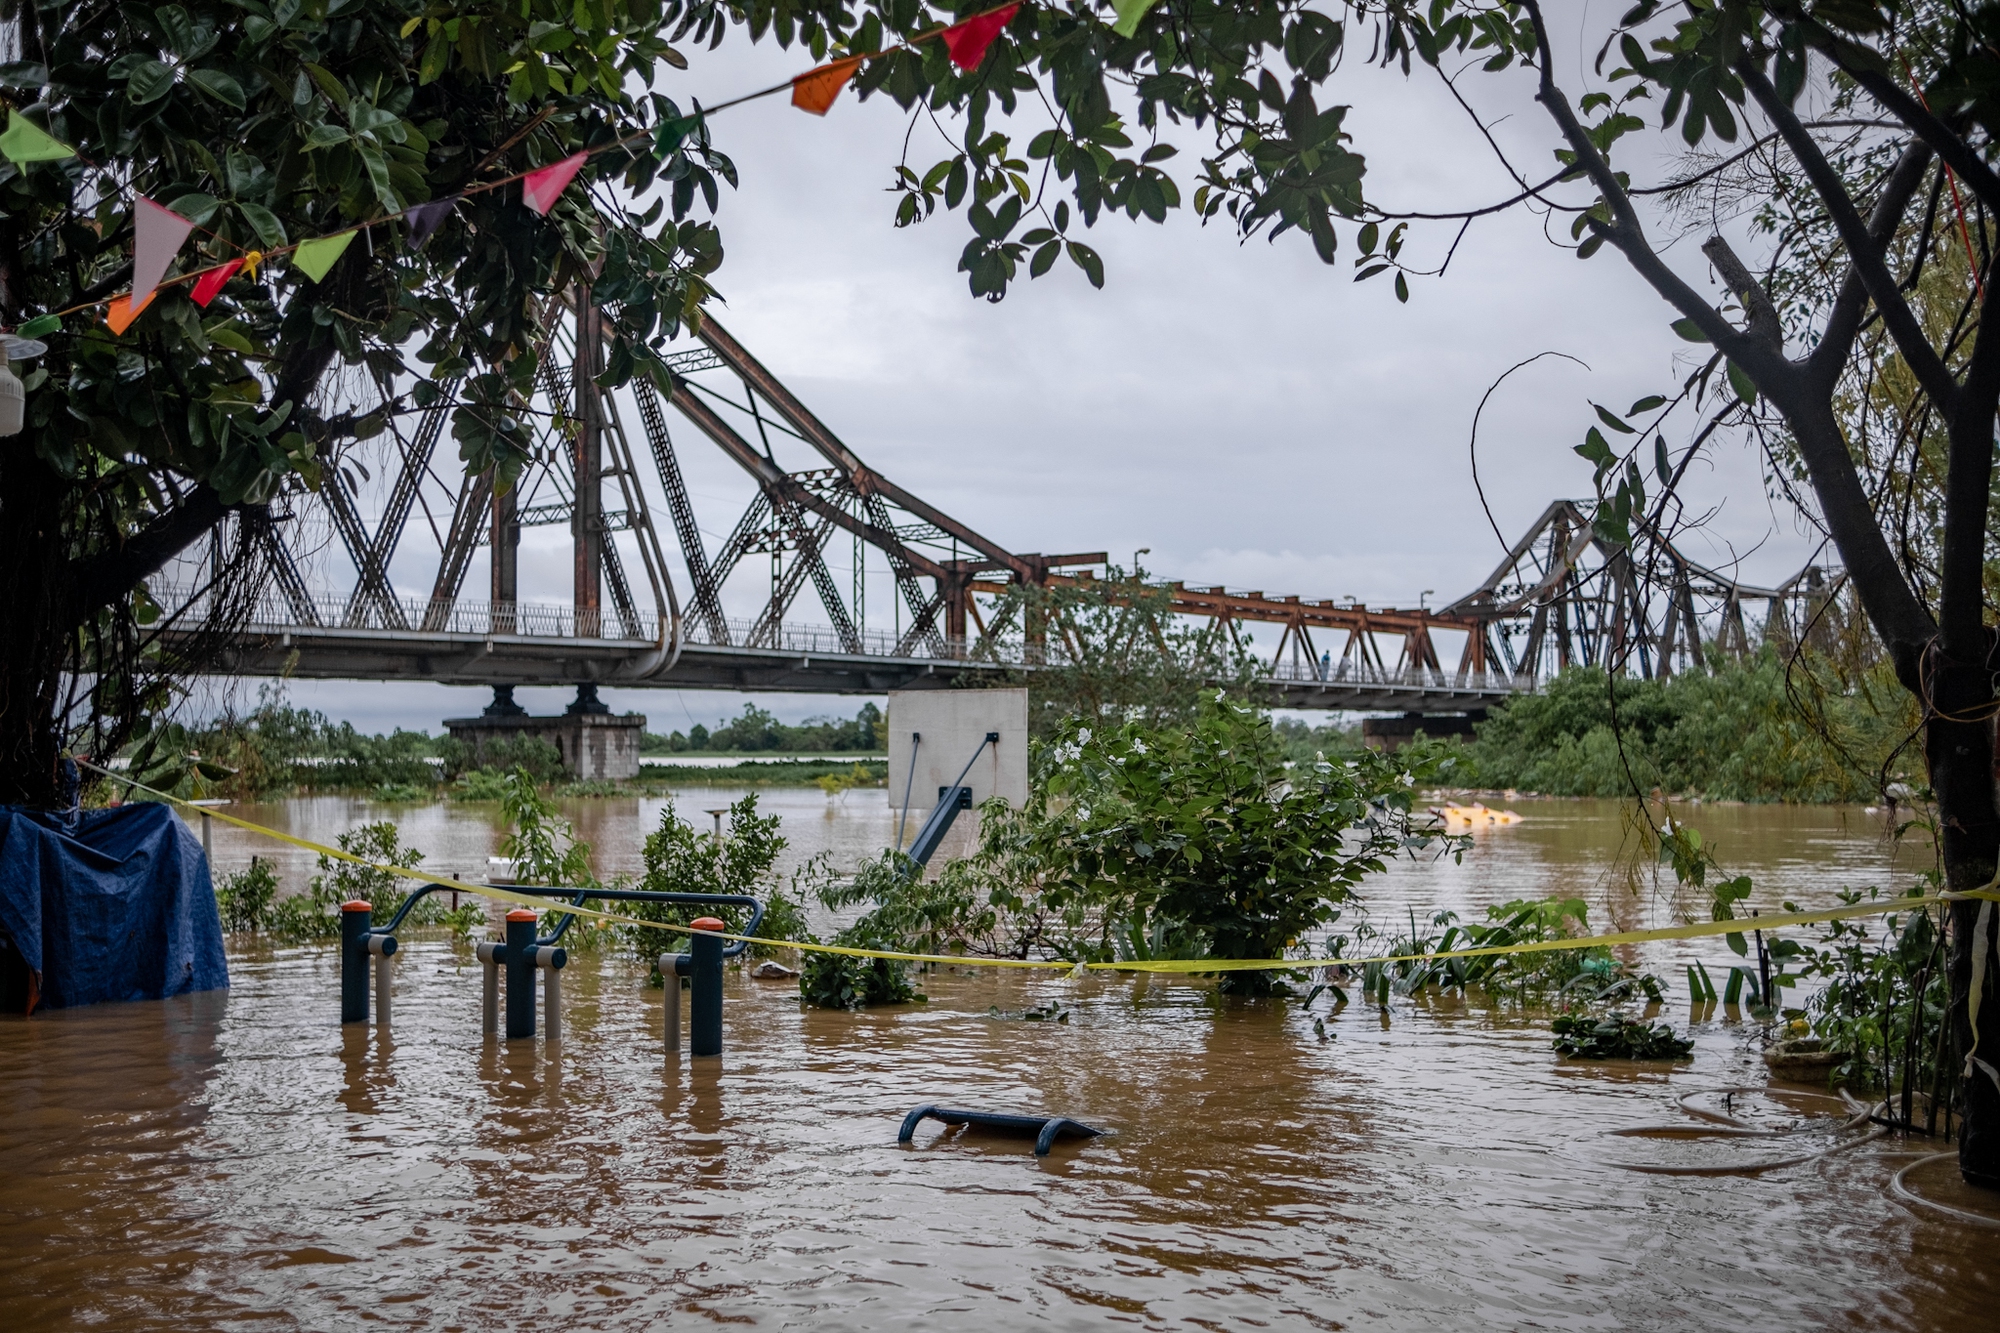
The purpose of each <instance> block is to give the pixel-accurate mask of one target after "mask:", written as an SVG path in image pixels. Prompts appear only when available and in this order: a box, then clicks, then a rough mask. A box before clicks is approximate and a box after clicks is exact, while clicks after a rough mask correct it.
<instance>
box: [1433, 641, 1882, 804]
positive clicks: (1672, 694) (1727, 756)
mask: <svg viewBox="0 0 2000 1333" xmlns="http://www.w3.org/2000/svg"><path fill="white" fill-rule="evenodd" d="M1713 665H1714V669H1713V671H1711V672H1688V673H1684V674H1682V675H1678V676H1674V677H1671V678H1669V679H1667V680H1639V679H1633V678H1631V677H1625V676H1620V677H1617V678H1615V679H1607V677H1606V675H1605V673H1604V671H1603V670H1601V669H1600V668H1597V667H1572V668H1571V669H1569V670H1568V671H1565V672H1563V673H1562V674H1561V675H1559V676H1557V677H1555V678H1554V679H1553V680H1551V681H1549V682H1548V683H1547V684H1546V685H1545V686H1544V687H1543V688H1542V690H1541V691H1540V692H1539V693H1536V694H1531V695H1522V696H1518V697H1516V698H1514V699H1512V700H1509V701H1508V702H1507V703H1505V704H1504V705H1502V706H1500V707H1498V708H1495V709H1494V710H1493V713H1492V715H1491V716H1490V717H1489V718H1487V720H1486V721H1484V722H1482V723H1480V724H1479V726H1478V728H1477V738H1476V739H1475V740H1474V741H1472V742H1471V743H1470V744H1468V745H1466V746H1464V747H1463V753H1464V755H1465V757H1466V758H1467V759H1468V760H1469V761H1470V770H1471V775H1472V777H1473V778H1474V779H1475V780H1476V781H1477V782H1479V783H1481V784H1483V785H1485V786H1489V787H1513V788H1519V789H1521V790H1523V791H1536V792H1545V793H1547V794H1549V795H1554V796H1611V797H1617V796H1629V795H1631V794H1632V790H1633V786H1634V784H1635V783H1636V784H1637V786H1638V788H1639V790H1640V791H1641V792H1645V791H1650V790H1651V789H1652V788H1654V787H1659V788H1662V789H1663V790H1665V791H1667V792H1670V793H1687V794H1691V795H1697V796H1702V797H1707V798H1711V799H1721V800H1739V801H1865V800H1870V799H1874V798H1875V797H1877V796H1878V795H1879V794H1880V793H1879V783H1880V781H1881V777H1880V774H1881V770H1882V767H1883V765H1884V764H1886V763H1888V762H1890V761H1891V759H1892V758H1893V757H1894V753H1895V751H1896V749H1897V747H1898V746H1899V745H1901V744H1902V742H1903V740H1904V738H1905V737H1906V736H1907V735H1908V734H1909V726H1908V719H1907V718H1905V717H1904V716H1903V713H1902V704H1901V702H1900V701H1899V699H1896V698H1892V697H1891V694H1890V692H1889V691H1888V690H1887V689H1886V686H1885V683H1884V682H1883V681H1881V680H1877V679H1875V674H1878V673H1871V674H1869V675H1866V676H1864V677H1863V678H1861V679H1860V680H1859V681H1858V683H1856V684H1854V685H1852V686H1843V685H1842V684H1841V683H1840V682H1839V681H1838V680H1837V679H1835V678H1834V677H1833V676H1832V674H1831V673H1830V671H1828V669H1827V668H1826V667H1825V665H1824V664H1823V663H1819V662H1817V661H1801V662H1798V663H1794V664H1793V665H1792V667H1791V669H1790V679H1789V680H1788V679H1787V667H1786V664H1785V663H1784V662H1782V661H1780V660H1779V658H1778V656H1777V655H1776V653H1774V652H1771V651H1768V650H1767V651H1765V652H1764V653H1762V654H1760V655H1758V656H1757V657H1754V658H1752V659H1749V660H1748V661H1744V662H1733V661H1726V660H1718V661H1716V662H1715V663H1714V664H1713ZM1614 704H1615V719H1614ZM1614 721H1615V727H1614ZM1621 739H1622V741H1623V745H1622V747H1621V745H1620V741H1621ZM1621 751H1622V752H1621ZM1890 776H1891V777H1894V776H1897V775H1896V774H1895V773H1893V772H1892V773H1891V775H1890Z"/></svg>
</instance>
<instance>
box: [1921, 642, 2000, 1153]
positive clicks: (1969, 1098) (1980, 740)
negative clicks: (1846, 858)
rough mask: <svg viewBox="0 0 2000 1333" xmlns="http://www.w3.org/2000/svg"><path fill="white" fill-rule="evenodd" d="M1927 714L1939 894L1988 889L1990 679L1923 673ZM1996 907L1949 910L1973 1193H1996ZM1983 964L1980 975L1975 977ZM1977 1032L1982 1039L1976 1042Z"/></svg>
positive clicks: (1999, 1116) (1982, 670) (1956, 1041)
mask: <svg viewBox="0 0 2000 1333" xmlns="http://www.w3.org/2000/svg"><path fill="white" fill-rule="evenodd" d="M1926 676H1927V678H1928V684H1929V687H1930V690H1931V698H1932V703H1933V705H1934V708H1935V712H1934V713H1933V714H1932V717H1931V720H1930V721H1929V722H1928V723H1927V724H1926V725H1925V728H1924V743H1925V749H1926V752H1927V760H1928V763H1929V767H1930V776H1931V788H1932V790H1933V791H1935V792H1936V794H1937V809H1938V840H1939V851H1940V854H1941V857H1942V860H1943V863H1944V876H1945V887H1946V888H1947V889H1951V890H1956V891H1961V892H1962V891H1964V890H1967V889H1979V888H1983V887H1985V886H1987V885H1988V884H1989V883H1990V882H1991V881H1992V879H1993V870H1994V866H1995V863H1996V859H2000V817H1996V811H1995V807H1994V788H1993V723H1992V720H1991V717H1990V716H1989V710H1990V709H1991V707H1992V704H1993V687H1992V679H1991V676H1990V674H1989V673H1988V671H1987V669H1986V667H1985V666H1984V664H1983V663H1967V662H1960V661H1951V660H1948V659H1944V658H1943V657H1942V656H1940V657H1939V658H1938V659H1937V660H1935V662H1934V664H1932V665H1930V666H1929V667H1928V669H1927V671H1926ZM1996 915H2000V910H1996V905H1995V904H1992V903H1988V902H1984V901H1967V902H1958V903H1953V904H1952V905H1951V936H1950V951H1951V952H1950V958H1951V972H1950V983H1951V1024H1952V1036H1953V1043H1952V1044H1953V1047H1954V1048H1955V1050H1956V1051H1957V1052H1958V1059H1959V1060H1961V1061H1962V1062H1963V1063H1962V1066H1961V1068H1960V1069H1959V1071H1958V1072H1959V1073H1960V1075H1961V1081H1960V1088H1961V1093H1960V1096H1961V1098H1962V1107H1963V1120H1962V1121H1961V1131H1960V1139H1959V1154H1958V1164H1959V1171H1960V1173H1961V1174H1962V1175H1963V1176H1964V1177H1965V1179H1966V1180H1967V1181H1968V1182H1970V1183H1972V1184H1976V1185H1983V1186H1986V1187H1988V1188H1995V1189H2000V1039H1996V1038H1995V1037H1994V1035H1993V1029H1994V1026H1995V1024H1996V1023H2000V1006H1996V1004H1995V1003H1994V1001H1995V990H1996V986H1995V979H1996V978H1995V974H1996V973H1997V972H2000V967H1995V966H1994V961H1995V960H1994V955H1993V940H1994V917H1995V916H1996ZM1982 953H1983V954H1984V957H1985V965H1984V966H1983V967H1979V968H1977V969H1975V966H1974V964H1975V962H1976V961H1977V960H1978V959H1979V957H1980V955H1981V954H1982ZM1975 970H1977V971H1978V972H1980V973H1981V974H1982V975H1981V977H1980V986H1979V1017H1980V1020H1981V1021H1980V1022H1979V1023H1978V1024H1977V1025H1975V1024H1974V1022H1973V1020H1972V1012H1973V1006H1972V1003H1971V1000H1972V993H1973V974H1974V972H1975ZM1980 1029H1984V1037H1983V1038H1982V1036H1981V1032H1980Z"/></svg>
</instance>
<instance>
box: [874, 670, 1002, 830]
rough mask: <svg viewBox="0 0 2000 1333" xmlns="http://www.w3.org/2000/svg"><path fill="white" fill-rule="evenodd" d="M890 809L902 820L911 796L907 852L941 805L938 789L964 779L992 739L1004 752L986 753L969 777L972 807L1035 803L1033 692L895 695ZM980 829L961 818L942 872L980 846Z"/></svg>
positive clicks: (891, 713)
mask: <svg viewBox="0 0 2000 1333" xmlns="http://www.w3.org/2000/svg"><path fill="white" fill-rule="evenodd" d="M888 729H889V808H890V809H892V810H895V811H897V812H898V813H899V814H900V813H901V811H902V808H903V792H904V791H905V789H906V788H907V790H908V791H909V793H910V816H909V819H908V820H907V821H906V822H905V826H904V829H903V844H904V846H906V847H907V846H908V845H909V843H910V840H911V839H912V838H914V837H916V836H917V830H918V829H920V828H922V827H923V825H924V820H925V819H926V818H927V817H928V816H929V815H930V812H931V810H932V808H933V807H935V806H936V805H937V798H938V788H939V787H943V786H948V785H949V784H950V783H951V782H952V781H953V780H954V779H956V778H957V777H958V773H959V770H960V769H962V768H964V767H965V761H966V760H968V759H971V758H972V755H973V751H974V750H975V749H978V748H979V746H980V743H981V742H982V741H984V740H985V739H986V733H987V732H989V731H997V732H999V733H1000V743H999V744H998V745H989V746H986V747H985V748H984V749H983V750H981V751H980V754H979V758H978V759H977V760H976V761H975V762H974V763H973V765H972V771H971V772H969V773H967V774H966V775H965V785H966V786H968V787H970V788H972V804H973V806H974V807H975V808H976V807H977V806H978V805H979V803H980V802H981V801H984V800H986V799H987V798H988V797H991V796H998V797H1000V798H1001V799H1002V800H1004V801H1006V802H1007V804H1009V805H1011V806H1013V807H1014V808H1015V809H1019V808H1020V807H1021V806H1023V805H1025V804H1026V803H1027V800H1028V692H1027V691H1026V690H954V689H941V690H892V691H891V692H890V694H889V721H888ZM912 732H914V733H916V734H917V735H919V736H921V737H922V740H921V741H920V742H919V743H918V744H917V745H916V746H915V747H914V748H915V755H914V759H915V764H916V768H915V774H916V780H915V782H911V780H910V778H911V761H912V753H911V751H912V746H911V744H910V736H911V733H912ZM978 826H979V821H978V819H977V818H976V817H974V816H973V815H968V814H961V815H960V816H959V817H958V822H957V823H956V824H955V825H953V826H952V830H951V833H950V835H949V836H947V838H946V839H945V844H944V846H943V847H941V848H940V849H939V856H938V857H937V858H936V859H935V860H933V862H932V864H933V865H934V866H935V865H938V864H941V863H942V862H943V861H944V860H945V859H948V858H949V857H951V856H954V855H959V856H962V855H964V854H965V852H966V851H967V850H969V849H970V846H971V844H972V842H973V841H975V840H976V836H977V830H978Z"/></svg>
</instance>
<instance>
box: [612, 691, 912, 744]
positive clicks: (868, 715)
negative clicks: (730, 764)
mask: <svg viewBox="0 0 2000 1333" xmlns="http://www.w3.org/2000/svg"><path fill="white" fill-rule="evenodd" d="M884 739H885V733H884V731H883V728H882V710H881V709H880V708H878V707H876V706H875V705H874V704H873V703H865V704H863V705H861V711H859V712H857V713H856V714H855V715H854V716H853V717H852V718H850V719H848V720H846V721H842V720H840V719H838V718H831V717H814V718H807V719H806V720H805V721H804V722H801V723H800V724H799V725H797V726H787V725H786V724H785V723H783V722H780V721H778V719H777V718H775V717H773V716H772V715H771V713H770V712H769V711H768V710H766V709H762V708H759V707H758V706H757V705H756V704H748V703H747V704H744V705H743V711H742V712H741V713H739V714H737V715H736V716H735V717H733V718H731V719H730V720H729V721H727V722H722V723H718V724H717V725H716V728H715V729H714V730H713V731H710V730H709V729H708V728H707V727H705V726H703V725H702V724H701V723H699V722H697V723H695V724H694V725H693V726H691V727H689V728H688V729H687V730H686V731H685V732H680V731H676V732H673V733H671V734H669V735H664V736H663V735H660V734H659V733H657V732H651V731H649V732H647V733H646V734H645V737H644V739H643V740H642V742H641V753H643V754H685V753H688V752H690V751H697V750H699V751H706V752H707V753H709V754H761V753H764V752H767V751H775V752H779V753H787V752H789V753H796V754H879V753H881V752H882V745H883V741H884Z"/></svg>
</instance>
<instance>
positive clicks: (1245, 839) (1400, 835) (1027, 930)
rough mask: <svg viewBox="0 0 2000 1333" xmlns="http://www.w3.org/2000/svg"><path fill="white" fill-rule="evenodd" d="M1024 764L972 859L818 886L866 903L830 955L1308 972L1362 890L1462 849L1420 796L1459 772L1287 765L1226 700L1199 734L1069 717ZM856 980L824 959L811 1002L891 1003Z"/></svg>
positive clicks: (1227, 984) (807, 988) (1247, 976)
mask: <svg viewBox="0 0 2000 1333" xmlns="http://www.w3.org/2000/svg"><path fill="white" fill-rule="evenodd" d="M1030 762H1031V766H1032V770H1033V781H1032V783H1031V787H1030V794H1029V798H1028V803H1027V805H1026V806H1025V807H1024V808H1023V809H1020V810H1012V809H1009V808H1008V807H1007V806H1006V805H1005V804H1004V803H1001V802H997V801H989V802H988V803H987V804H986V805H985V806H983V807H982V808H981V811H980V814H981V826H980V841H979V845H978V848H977V850H976V851H975V852H974V853H973V854H972V855H971V856H969V857H967V858H965V859H962V860H958V861H954V862H952V863H950V864H949V865H946V866H944V867H942V868H941V869H940V871H939V873H938V874H937V875H936V877H935V878H929V877H926V876H925V875H923V874H921V873H919V868H918V867H916V866H914V865H913V864H912V863H910V862H909V861H908V860H907V859H906V858H903V857H901V856H900V855H898V854H896V853H894V852H891V853H887V854H885V855H884V856H883V857H882V858H881V859H879V860H877V861H875V862H873V863H872V864H869V865H865V866H863V867H862V868H861V870H860V871H859V872H858V873H857V874H855V875H854V876H852V877H851V878H843V879H841V880H838V881H833V882H829V883H827V884H825V885H823V886H822V887H821V888H820V890H819V892H818V897H819V900H820V902H821V904H822V905H823V906H825V907H826V908H827V909H829V910H830V911H836V912H837V911H845V910H848V909H851V908H853V907H856V906H863V905H865V906H866V908H867V910H866V911H865V912H864V913H863V915H862V916H861V917H860V918H859V919H858V920H856V921H854V922H853V923H852V924H851V925H849V926H848V927H847V928H846V929H845V930H843V931H842V932H841V934H840V935H838V936H837V937H836V941H835V942H837V943H841V944H850V945H861V946H862V947H870V948H890V949H898V950H904V951H909V952H924V953H960V954H965V955H967V956H975V957H990V958H1045V959H1063V960H1068V961H1074V962H1106V961H1112V960H1118V959H1181V960H1201V959H1206V958H1215V959H1224V958H1229V959H1241V958H1293V957H1296V958H1299V959H1300V960H1301V967H1305V966H1309V965H1311V960H1313V959H1314V958H1318V959H1319V960H1321V961H1324V960H1325V959H1326V958H1330V957H1338V956H1339V950H1340V948H1341V947H1342V945H1343V943H1344V942H1345V940H1346V939H1347V938H1348V936H1347V935H1345V934H1340V933H1335V931H1334V928H1335V927H1336V926H1337V925H1338V924H1339V923H1341V922H1342V920H1343V916H1344V915H1346V914H1347V913H1348V912H1349V911H1350V910H1351V908H1352V907H1353V906H1354V905H1355V889H1356V887H1357V886H1358V885H1359V884H1360V882H1361V880H1362V878H1363V877H1364V876H1366V875H1368V874H1371V873H1375V872H1379V871H1380V870H1381V869H1382V868H1383V866H1384V864H1385V862H1386V861H1387V860H1388V858H1390V857H1392V856H1396V855H1403V854H1408V855H1441V854H1451V853H1452V852H1454V851H1457V850H1459V849H1461V848H1462V847H1463V842H1462V840H1459V839H1454V838H1451V837H1449V836H1447V835H1446V834H1444V832H1443V831H1442V829H1441V828H1440V827H1439V826H1438V825H1437V823H1436V821H1435V820H1433V819H1432V818H1430V817H1429V816H1428V815H1426V814H1423V813H1421V812H1419V811H1417V810H1416V809H1415V808H1414V803H1413V796H1414V793H1415V791H1416V789H1417V787H1418V785H1419V784H1420V783H1426V782H1434V781H1437V780H1439V779H1440V777H1443V776H1445V775H1447V774H1448V773H1449V771H1450V770H1451V768H1452V766H1453V764H1454V762H1455V761H1453V760H1452V759H1451V758H1450V757H1449V756H1447V755H1445V754H1444V752H1443V750H1442V747H1438V746H1434V745H1418V746H1413V747H1410V748H1409V749H1407V750H1404V751H1401V752H1399V753H1397V754H1394V755H1386V754H1378V753H1373V752H1364V753H1362V754H1360V755H1358V756H1356V757H1355V758H1353V759H1351V760H1348V761H1346V762H1341V763H1336V762H1333V761H1328V760H1321V761H1318V762H1315V763H1313V764H1311V765H1303V766H1295V765H1290V764H1288V762H1287V758H1286V747H1285V745H1284V743H1283V742H1282V741H1281V740H1280V738H1279V737H1278V735H1277V733H1276V732H1275V731H1274V729H1273V728H1272V726H1271V724H1270V721H1269V719H1268V718H1267V717H1265V716H1264V715H1263V714H1262V713H1261V712H1259V711H1258V710H1256V709H1253V708H1250V707H1248V706H1245V705H1242V704H1238V703H1236V702H1234V701H1233V700H1231V699H1229V698H1228V697H1227V696H1226V694H1224V693H1223V692H1221V691H1215V692H1213V693H1212V694H1210V695H1209V696H1206V697H1205V698H1203V699H1201V700H1199V701H1198V702H1196V703H1195V704H1194V706H1193V716H1192V718H1191V719H1187V720H1181V719H1170V720H1166V721H1156V720H1154V719H1153V718H1151V717H1134V716H1131V715H1130V714H1129V713H1128V714H1127V715H1126V716H1125V717H1124V719H1123V720H1120V719H1119V718H1117V717H1115V716H1104V715H1098V716H1090V717H1083V716H1070V717H1068V718H1066V719H1064V720H1062V721H1061V722H1060V723H1059V724H1058V725H1057V726H1056V728H1055V730H1054V732H1053V734H1052V735H1050V736H1048V737H1047V738H1045V739H1041V740H1036V741H1033V742H1031V759H1030ZM864 941H865V942H866V943H864ZM1329 951H1330V952H1329ZM1287 970H1289V969H1287ZM889 971H890V972H891V973H893V972H894V971H895V969H894V968H893V967H892V968H891V969H889ZM854 972H856V968H855V966H854V965H853V963H851V962H849V961H845V960H840V959H835V958H828V957H820V956H815V957H810V958H808V960H807V963H806V976H805V978H804V980H803V982H802V989H803V991H804V993H805V994H806V995H807V996H808V998H815V997H819V998H820V999H821V1001H822V1002H824V1001H825V1000H826V999H829V998H837V997H840V996H843V995H845V996H856V995H858V996H862V997H866V996H867V995H869V994H871V993H881V992H884V991H885V990H886V991H893V990H894V987H893V985H888V984H886V982H885V983H876V982H874V981H872V980H871V979H870V978H868V977H865V976H849V975H848V974H849V973H854ZM836 974H837V975H836ZM1218 984H1219V986H1220V987H1221V989H1222V990H1224V991H1226V992H1230V993H1236V994H1247V995H1267V994H1273V993H1277V992H1280V991H1283V990H1285V989H1286V984H1285V979H1284V978H1283V977H1281V976H1280V975H1277V974H1275V973H1272V972H1261V971H1249V972H1244V971H1234V972H1224V973H1222V974H1221V980H1220V981H1219V983H1218ZM850 1002H851V1001H850ZM863 1002H866V1001H865V999H864V1001H863Z"/></svg>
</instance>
